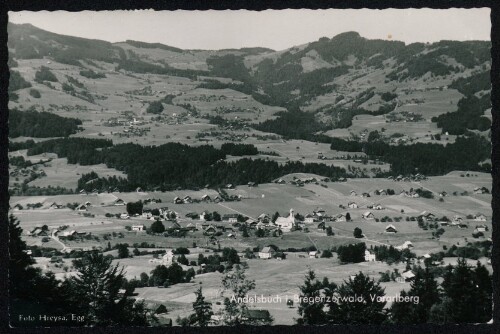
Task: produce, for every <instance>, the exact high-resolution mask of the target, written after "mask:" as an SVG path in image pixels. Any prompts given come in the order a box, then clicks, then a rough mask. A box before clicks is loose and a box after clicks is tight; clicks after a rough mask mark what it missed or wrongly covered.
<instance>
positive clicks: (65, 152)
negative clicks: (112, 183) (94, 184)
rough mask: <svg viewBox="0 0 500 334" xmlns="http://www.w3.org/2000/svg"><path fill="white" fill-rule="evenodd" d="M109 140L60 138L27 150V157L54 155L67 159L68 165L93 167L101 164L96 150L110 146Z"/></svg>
mask: <svg viewBox="0 0 500 334" xmlns="http://www.w3.org/2000/svg"><path fill="white" fill-rule="evenodd" d="M112 145H113V142H112V141H111V140H109V139H87V138H60V139H51V140H46V141H42V142H38V143H36V144H35V145H34V146H32V147H30V148H28V152H27V153H28V156H30V155H38V154H42V153H46V152H50V153H56V154H57V155H58V156H59V157H60V158H68V163H70V164H77V163H80V164H82V165H95V164H99V163H101V158H100V156H99V155H98V154H97V152H98V151H96V148H102V147H109V146H112Z"/></svg>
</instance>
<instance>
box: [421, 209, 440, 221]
mask: <svg viewBox="0 0 500 334" xmlns="http://www.w3.org/2000/svg"><path fill="white" fill-rule="evenodd" d="M418 218H421V219H422V220H423V221H433V220H435V219H436V216H435V215H434V214H432V213H430V212H427V211H423V212H422V213H421V214H420V215H419V216H418Z"/></svg>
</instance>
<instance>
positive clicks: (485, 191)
mask: <svg viewBox="0 0 500 334" xmlns="http://www.w3.org/2000/svg"><path fill="white" fill-rule="evenodd" d="M489 193H490V190H489V189H488V188H486V187H476V188H474V194H489Z"/></svg>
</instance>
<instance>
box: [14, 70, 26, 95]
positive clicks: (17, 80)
mask: <svg viewBox="0 0 500 334" xmlns="http://www.w3.org/2000/svg"><path fill="white" fill-rule="evenodd" d="M28 87H31V84H30V83H29V82H28V81H26V80H25V79H24V78H23V77H22V76H21V74H19V72H17V71H12V70H11V71H10V78H9V92H15V91H16V90H19V89H23V88H28Z"/></svg>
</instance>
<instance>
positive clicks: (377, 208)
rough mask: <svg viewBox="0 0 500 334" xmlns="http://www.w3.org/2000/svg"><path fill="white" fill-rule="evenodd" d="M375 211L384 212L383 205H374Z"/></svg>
mask: <svg viewBox="0 0 500 334" xmlns="http://www.w3.org/2000/svg"><path fill="white" fill-rule="evenodd" d="M373 209H374V210H382V209H383V207H382V205H380V204H375V205H373Z"/></svg>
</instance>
